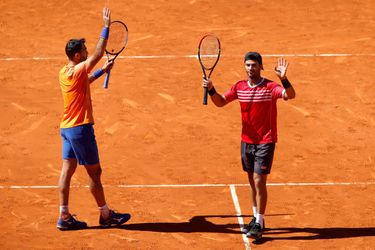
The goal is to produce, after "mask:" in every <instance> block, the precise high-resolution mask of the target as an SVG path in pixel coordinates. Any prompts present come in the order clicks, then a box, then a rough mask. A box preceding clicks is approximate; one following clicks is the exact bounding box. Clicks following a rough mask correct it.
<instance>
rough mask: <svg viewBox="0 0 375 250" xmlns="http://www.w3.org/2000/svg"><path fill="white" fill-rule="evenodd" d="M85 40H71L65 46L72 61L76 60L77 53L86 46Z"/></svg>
mask: <svg viewBox="0 0 375 250" xmlns="http://www.w3.org/2000/svg"><path fill="white" fill-rule="evenodd" d="M85 42H86V40H85V38H81V39H70V40H69V41H68V42H67V43H66V46H65V53H66V55H67V56H68V58H69V59H70V60H72V59H73V58H74V55H75V53H79V52H80V51H81V50H82V48H83V46H84V45H85Z"/></svg>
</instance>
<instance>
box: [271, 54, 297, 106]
mask: <svg viewBox="0 0 375 250" xmlns="http://www.w3.org/2000/svg"><path fill="white" fill-rule="evenodd" d="M288 65H289V63H288V62H287V61H286V60H285V59H284V58H279V59H278V62H277V66H276V67H275V73H276V75H277V76H278V77H279V79H280V81H281V83H282V84H283V86H284V89H285V92H284V95H283V99H284V100H288V99H293V98H295V97H296V92H295V90H294V88H293V86H292V84H291V83H290V82H289V80H288V78H287V77H286V71H287V69H288Z"/></svg>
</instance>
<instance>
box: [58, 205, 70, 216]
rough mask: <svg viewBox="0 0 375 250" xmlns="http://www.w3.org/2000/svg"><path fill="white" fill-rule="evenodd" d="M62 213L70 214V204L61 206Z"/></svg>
mask: <svg viewBox="0 0 375 250" xmlns="http://www.w3.org/2000/svg"><path fill="white" fill-rule="evenodd" d="M61 214H69V206H68V205H66V206H60V216H61Z"/></svg>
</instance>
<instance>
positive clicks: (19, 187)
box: [0, 0, 375, 249]
mask: <svg viewBox="0 0 375 250" xmlns="http://www.w3.org/2000/svg"><path fill="white" fill-rule="evenodd" d="M103 5H104V1H91V2H85V1H70V0H68V1H63V2H61V1H56V0H52V1H22V0H12V1H11V0H5V1H2V2H1V3H0V9H1V18H0V34H1V40H0V46H1V51H0V83H1V86H2V90H1V91H0V103H1V105H0V114H1V120H0V131H1V132H0V166H1V169H2V171H1V173H0V200H1V206H0V219H1V220H0V227H1V231H0V248H1V249H374V248H375V212H374V207H375V200H374V193H375V164H374V161H375V154H374V148H375V135H374V127H375V102H374V99H375V84H374V78H375V71H374V64H375V36H374V30H375V17H374V13H375V2H374V1H371V0H363V1H355V0H346V1H345V0H341V1H338V0H329V1H316V0H312V1H293V0H282V1H276V0H270V1H262V0H254V1H244V0H235V1H227V0H217V1H208V0H186V1H173V0H170V1H166V0H156V1H151V0H143V1H126V2H125V1H113V0H111V1H109V7H110V8H111V10H112V20H116V19H120V20H123V21H125V22H126V23H127V25H128V27H129V43H128V45H127V48H126V50H125V51H124V53H123V54H122V57H120V58H119V59H117V60H116V64H115V67H114V68H113V70H112V74H111V80H110V86H109V89H107V90H105V89H103V87H102V83H103V78H101V79H99V80H98V81H97V82H95V83H94V84H93V85H92V86H91V93H92V99H93V108H94V118H95V121H96V123H95V133H96V138H97V142H98V146H99V153H100V158H101V164H102V167H103V176H102V181H103V184H104V188H105V192H106V196H107V201H108V204H109V206H110V207H112V208H114V209H115V210H118V211H121V212H129V213H131V214H132V219H131V220H130V221H129V222H128V223H127V224H126V225H124V226H122V227H120V228H111V229H101V228H99V227H98V215H99V213H98V209H97V206H96V203H95V201H94V199H93V197H92V196H91V194H90V191H89V189H88V188H87V186H86V185H87V184H88V177H87V174H86V171H85V170H84V169H83V168H82V167H79V168H78V169H77V172H76V174H75V175H74V177H73V180H72V190H71V195H70V204H69V205H70V210H71V211H72V212H73V213H75V214H77V215H78V219H81V220H85V221H86V222H87V223H88V224H89V226H90V227H89V229H87V230H81V231H70V232H61V231H59V230H57V229H56V222H57V218H58V211H59V204H58V189H57V182H58V178H59V174H60V168H61V139H60V135H59V122H60V118H61V113H62V108H63V106H62V105H63V103H62V96H61V92H60V87H59V83H58V71H59V70H60V68H61V67H62V66H63V65H64V64H65V63H67V59H66V56H65V53H64V47H65V44H66V42H67V40H69V39H70V38H81V37H84V38H86V40H87V43H86V44H87V47H88V51H89V52H92V51H93V49H94V46H95V45H96V42H97V40H98V37H99V35H100V30H101V27H102V13H101V11H102V8H103ZM206 32H213V33H215V34H216V35H217V36H218V37H219V38H220V40H221V43H222V57H221V59H220V61H219V63H218V65H217V68H216V69H215V72H214V73H213V76H212V80H213V81H214V84H215V86H216V89H217V90H218V91H219V92H220V93H223V92H224V91H226V90H227V89H228V88H229V87H230V86H232V85H233V84H234V83H235V82H236V81H237V80H240V79H244V78H246V75H245V71H244V69H243V61H242V60H243V55H244V53H246V52H247V51H249V50H257V51H259V52H260V53H261V54H262V55H263V57H264V67H265V70H264V71H263V76H265V77H267V78H270V79H275V80H277V77H276V75H275V74H274V72H273V70H272V69H273V68H274V66H275V65H276V62H277V58H278V57H280V56H283V57H285V58H286V59H287V60H288V62H289V63H290V66H289V69H288V77H289V79H290V80H291V82H292V83H293V85H294V88H295V89H296V93H297V97H296V99H294V100H291V101H287V102H284V101H279V102H278V133H279V141H278V143H277V147H276V151H275V159H274V164H273V168H272V173H271V175H270V176H269V179H268V183H269V185H268V192H269V200H268V205H267V211H266V215H265V220H266V222H267V227H268V228H269V229H268V230H267V231H266V232H265V234H264V238H263V240H262V241H261V242H258V243H254V242H252V240H251V239H247V238H246V237H244V236H243V235H242V234H241V232H240V225H239V224H240V223H241V220H244V221H245V222H246V223H247V222H248V221H249V218H250V215H251V204H250V197H249V186H248V181H247V176H246V174H245V173H244V172H242V169H241V162H240V135H241V118H240V109H239V104H238V102H234V103H232V104H230V105H228V106H226V107H225V108H222V109H219V108H216V107H215V106H214V105H213V104H212V103H211V102H210V100H209V105H208V106H203V105H202V94H203V90H202V72H201V69H200V66H199V63H198V61H197V59H196V57H195V55H196V50H197V45H198V42H199V39H200V37H201V36H202V35H204V34H205V33H206Z"/></svg>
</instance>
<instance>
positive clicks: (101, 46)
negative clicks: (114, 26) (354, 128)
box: [85, 7, 111, 72]
mask: <svg viewBox="0 0 375 250" xmlns="http://www.w3.org/2000/svg"><path fill="white" fill-rule="evenodd" d="M103 23H104V27H103V30H102V33H101V35H100V38H99V41H98V43H97V44H96V48H95V51H94V53H93V54H92V55H91V56H89V57H88V58H87V60H86V62H85V63H86V68H87V71H89V72H90V71H91V70H92V69H93V68H94V67H95V65H96V64H97V63H98V62H99V61H100V59H101V58H102V57H103V55H104V51H105V48H106V46H107V41H108V36H109V25H110V23H111V11H110V10H109V9H108V8H107V7H104V8H103Z"/></svg>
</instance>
